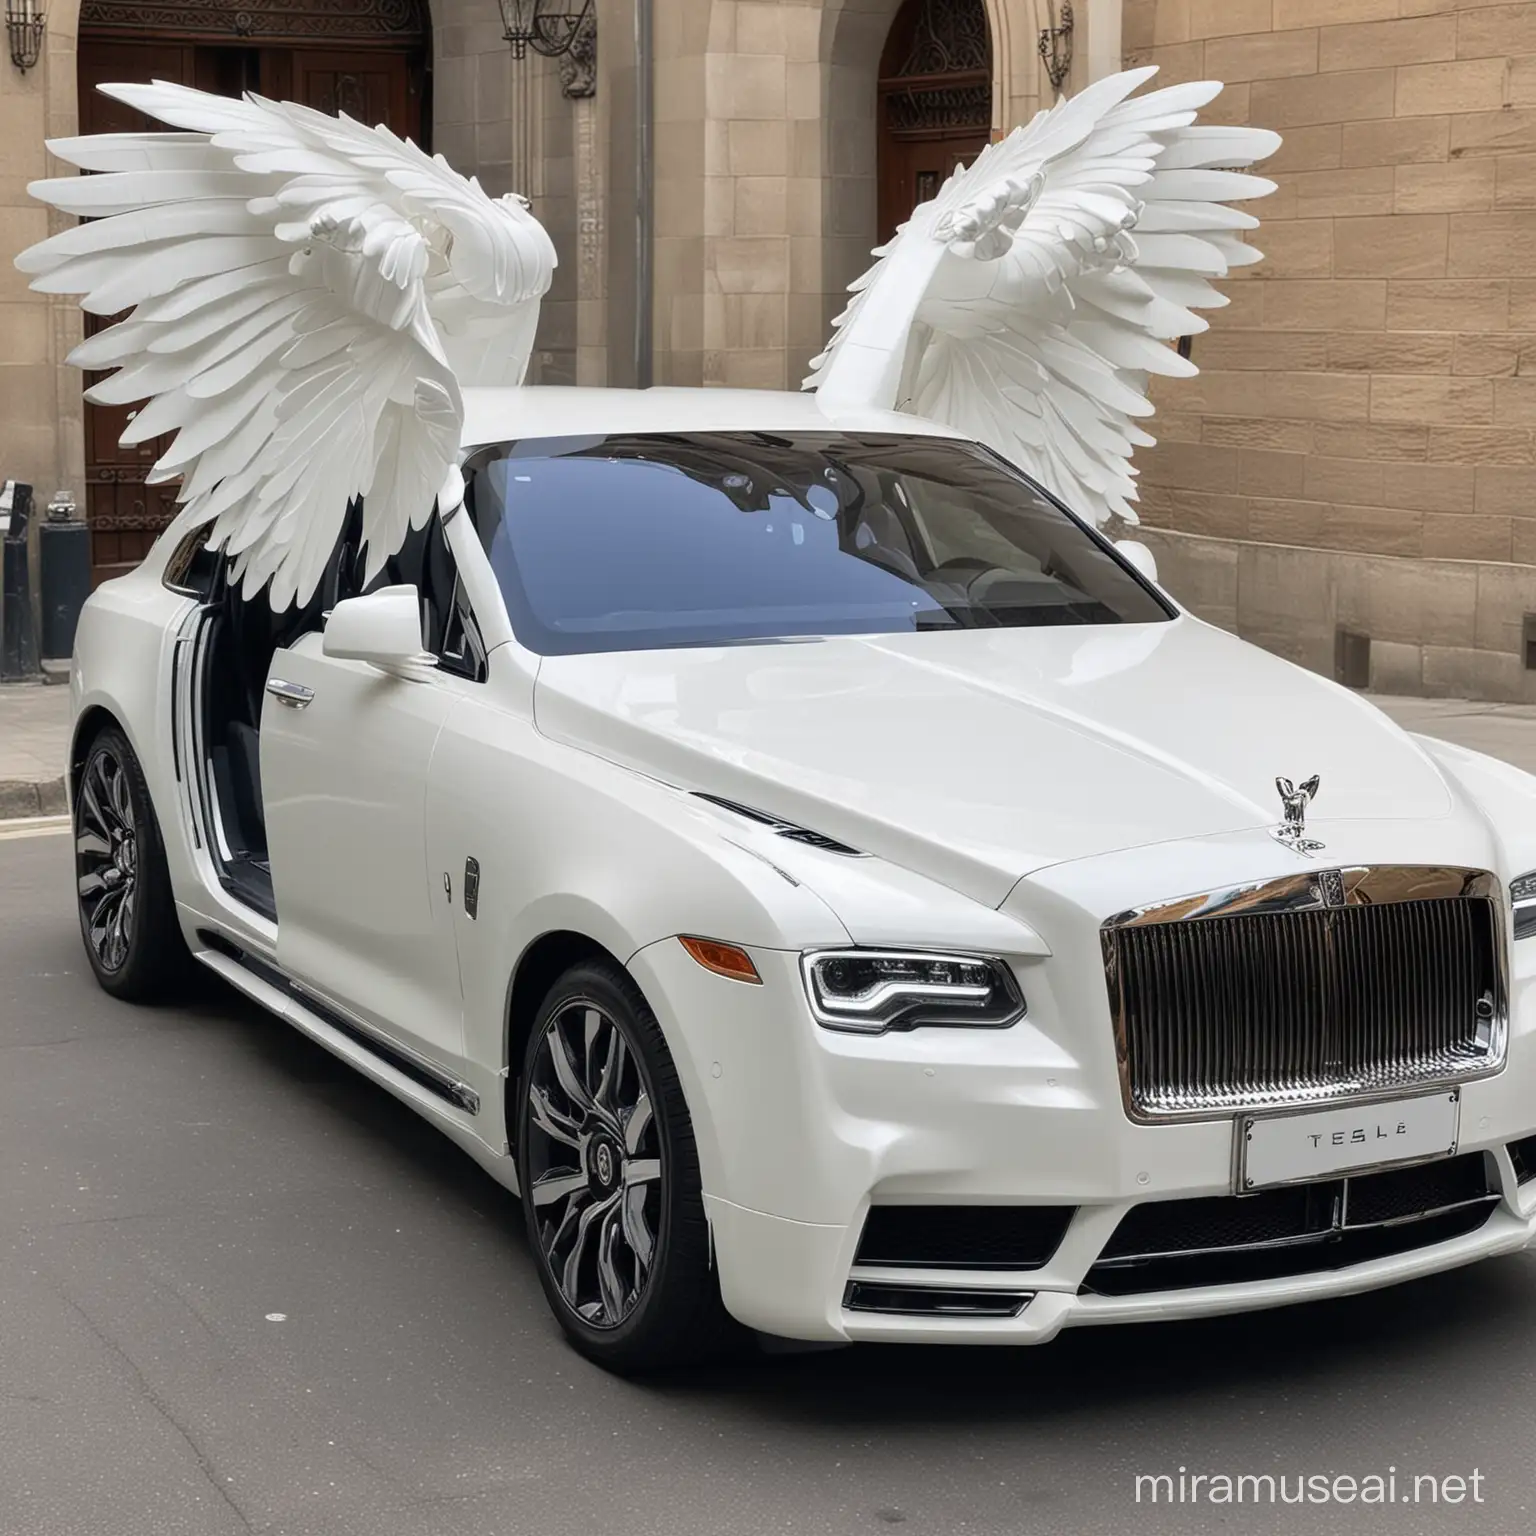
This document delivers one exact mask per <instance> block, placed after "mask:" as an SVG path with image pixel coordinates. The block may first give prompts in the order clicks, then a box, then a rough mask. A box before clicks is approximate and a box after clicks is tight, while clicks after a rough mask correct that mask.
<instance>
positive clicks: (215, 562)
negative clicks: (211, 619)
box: [161, 523, 224, 603]
mask: <svg viewBox="0 0 1536 1536" xmlns="http://www.w3.org/2000/svg"><path fill="white" fill-rule="evenodd" d="M210 532H212V530H211V529H210V528H209V526H208V525H207V524H206V523H205V524H203V525H202V526H201V527H198V528H194V529H192V531H191V532H190V533H186V534H183V535H182V539H181V542H180V543H179V544H178V545H177V546H176V548H175V549H173V550H172V551H171V558H170V559H169V560H167V561H166V562H165V575H164V576H163V577H161V581H162V583H163V584H164V585H165V586H166V587H167V588H168V589H169V590H170V591H172V592H179V593H181V594H182V596H184V597H195V598H197V599H199V600H200V601H201V602H205V603H206V602H208V601H209V600H210V599H211V598H212V597H213V594H214V590H215V588H216V587H217V585H218V579H219V569H220V567H221V566H222V565H223V563H224V556H223V555H222V554H219V553H217V552H216V551H214V550H211V549H209V548H208V535H209V533H210Z"/></svg>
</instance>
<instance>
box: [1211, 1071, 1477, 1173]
mask: <svg viewBox="0 0 1536 1536" xmlns="http://www.w3.org/2000/svg"><path fill="white" fill-rule="evenodd" d="M1460 1126H1461V1090H1460V1089H1459V1088H1453V1089H1447V1090H1445V1091H1443V1092H1440V1093H1428V1094H1420V1095H1419V1096H1418V1097H1416V1098H1412V1099H1389V1100H1386V1101H1383V1102H1381V1103H1376V1104H1348V1105H1344V1106H1343V1107H1341V1108H1338V1109H1314V1110H1307V1111H1304V1112H1303V1113H1300V1114H1295V1115H1239V1116H1238V1119H1237V1188H1238V1189H1239V1190H1240V1191H1241V1190H1248V1189H1262V1188H1264V1187H1265V1186H1266V1185H1270V1184H1296V1183H1300V1182H1302V1181H1304V1180H1307V1179H1326V1178H1328V1177H1329V1176H1330V1175H1332V1174H1337V1173H1348V1172H1353V1171H1357V1170H1360V1169H1365V1168H1379V1167H1382V1166H1383V1165H1384V1164H1388V1163H1408V1162H1417V1161H1420V1160H1422V1159H1425V1158H1431V1157H1448V1156H1450V1155H1451V1154H1452V1153H1454V1152H1455V1150H1456V1141H1457V1137H1458V1134H1459V1132H1460Z"/></svg>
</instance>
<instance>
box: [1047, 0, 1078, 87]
mask: <svg viewBox="0 0 1536 1536" xmlns="http://www.w3.org/2000/svg"><path fill="white" fill-rule="evenodd" d="M1046 15H1047V16H1048V17H1049V18H1050V21H1051V25H1050V26H1048V27H1041V29H1040V57H1041V59H1043V60H1044V62H1045V72H1046V74H1047V75H1048V76H1049V77H1050V81H1051V89H1052V90H1053V91H1059V90H1060V89H1061V87H1062V85H1063V83H1064V82H1065V81H1066V78H1067V75H1068V73H1069V72H1070V71H1071V68H1072V0H1062V5H1061V16H1060V19H1059V20H1058V18H1057V15H1056V0H1046Z"/></svg>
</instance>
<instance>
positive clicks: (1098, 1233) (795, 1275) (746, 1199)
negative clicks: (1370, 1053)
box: [631, 940, 1536, 1343]
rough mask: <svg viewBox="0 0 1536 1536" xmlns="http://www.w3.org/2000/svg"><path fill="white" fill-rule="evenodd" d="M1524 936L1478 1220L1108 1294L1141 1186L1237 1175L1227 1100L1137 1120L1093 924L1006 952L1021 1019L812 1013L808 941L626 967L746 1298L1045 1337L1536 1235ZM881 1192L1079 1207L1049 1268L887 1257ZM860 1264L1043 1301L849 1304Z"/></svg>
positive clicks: (1398, 1269) (852, 1321)
mask: <svg viewBox="0 0 1536 1536" xmlns="http://www.w3.org/2000/svg"><path fill="white" fill-rule="evenodd" d="M1527 950H1528V951H1531V952H1530V953H1525V952H1524V951H1527ZM1516 951H1517V953H1516V955H1515V963H1514V967H1513V970H1512V972H1511V975H1510V978H1509V979H1510V1032H1509V1044H1508V1055H1507V1061H1506V1065H1505V1067H1504V1069H1503V1070H1502V1071H1501V1072H1500V1073H1498V1074H1497V1075H1496V1076H1493V1077H1488V1078H1483V1079H1481V1080H1477V1081H1472V1082H1468V1083H1467V1084H1466V1085H1465V1086H1464V1087H1463V1089H1462V1100H1461V1131H1460V1143H1459V1151H1460V1152H1461V1153H1472V1152H1486V1153H1487V1154H1488V1156H1489V1159H1490V1163H1489V1166H1490V1167H1491V1168H1492V1169H1493V1170H1494V1178H1493V1183H1494V1187H1495V1189H1496V1191H1497V1195H1498V1199H1497V1203H1496V1204H1495V1205H1494V1207H1493V1209H1492V1212H1491V1214H1490V1215H1489V1217H1488V1219H1487V1220H1486V1222H1484V1223H1483V1224H1482V1225H1480V1226H1479V1227H1477V1229H1476V1230H1473V1231H1468V1232H1466V1233H1464V1234H1463V1235H1460V1236H1456V1237H1453V1238H1450V1239H1449V1240H1446V1241H1440V1242H1433V1243H1430V1244H1428V1245H1427V1246H1424V1247H1420V1248H1414V1249H1412V1250H1411V1251H1405V1252H1399V1253H1396V1254H1394V1255H1392V1256H1391V1257H1385V1258H1377V1259H1371V1260H1368V1261H1366V1262H1362V1263H1358V1264H1354V1265H1351V1266H1350V1267H1347V1268H1341V1269H1330V1270H1326V1271H1319V1272H1314V1273H1303V1274H1297V1275H1292V1276H1290V1277H1288V1278H1284V1279H1263V1280H1255V1281H1248V1282H1244V1283H1238V1284H1225V1285H1212V1286H1202V1287H1199V1288H1189V1289H1178V1290H1160V1291H1156V1292H1147V1293H1144V1294H1121V1295H1114V1296H1107V1295H1099V1294H1093V1293H1085V1292H1084V1283H1085V1280H1086V1279H1087V1277H1088V1273H1089V1270H1090V1269H1091V1268H1092V1267H1093V1265H1094V1263H1095V1261H1096V1260H1097V1259H1098V1258H1099V1256H1100V1255H1101V1253H1102V1251H1103V1250H1104V1248H1105V1245H1106V1244H1107V1243H1108V1242H1109V1240H1110V1238H1111V1236H1112V1235H1113V1234H1114V1232H1115V1229H1116V1227H1117V1226H1118V1225H1119V1223H1120V1221H1121V1218H1122V1217H1123V1216H1124V1215H1125V1214H1126V1213H1127V1212H1128V1211H1130V1210H1131V1209H1132V1208H1133V1207H1134V1206H1136V1205H1138V1204H1141V1203H1142V1202H1146V1201H1157V1200H1174V1199H1192V1198H1197V1197H1207V1196H1224V1195H1228V1194H1230V1192H1231V1188H1232V1148H1233V1122H1232V1119H1231V1118H1230V1117H1226V1118H1214V1119H1210V1120H1198V1121H1190V1122H1184V1123H1172V1124H1162V1125H1137V1124H1133V1123H1132V1122H1131V1121H1130V1120H1129V1119H1128V1118H1127V1116H1126V1114H1125V1111H1124V1107H1123V1104H1122V1101H1121V1096H1120V1090H1119V1079H1118V1074H1117V1071H1116V1067H1115V1063H1114V1058H1113V1046H1112V1043H1111V1039H1110V1030H1109V1027H1108V1019H1107V1014H1106V1003H1105V999H1104V993H1103V973H1102V969H1101V968H1100V966H1099V963H1098V957H1097V955H1095V954H1094V953H1093V952H1092V950H1091V949H1089V948H1087V947H1086V945H1085V948H1084V952H1083V953H1082V954H1074V953H1071V952H1068V951H1066V950H1065V949H1064V947H1063V946H1061V945H1058V947H1057V950H1056V953H1055V954H1054V955H1053V956H1052V957H1051V958H1050V959H1049V960H1039V959H1035V960H1029V959H1017V958H1016V959H1015V965H1016V968H1017V969H1018V973H1019V976H1020V979H1021V981H1022V983H1023V985H1024V989H1025V994H1026V996H1027V997H1028V999H1029V1006H1030V1011H1029V1015H1028V1016H1027V1017H1026V1018H1025V1019H1023V1020H1022V1021H1020V1022H1019V1023H1018V1024H1016V1025H1014V1026H1012V1027H1011V1028H1009V1029H1004V1030H995V1031H993V1030H976V1029H926V1030H916V1031H914V1032H912V1033H908V1034H891V1035H885V1036H878V1037H874V1038H869V1037H863V1036H854V1035H845V1034H838V1033H835V1032H833V1031H829V1030H826V1029H823V1028H820V1027H818V1026H817V1025H816V1023H815V1022H814V1020H813V1019H812V1018H811V1016H810V1013H809V1010H808V1008H807V1006H806V1003H805V998H804V992H803V988H802V985H801V980H800V975H799V968H798V956H796V955H794V954H791V953H787V952H784V951H777V950H755V951H753V958H754V960H755V961H756V963H757V966H758V969H759V972H760V973H761V975H762V977H763V982H764V984H763V985H762V986H761V987H751V986H744V985H742V984H740V983H738V982H734V981H729V980H725V979H723V978H720V977H717V976H714V975H711V974H710V973H708V972H706V971H704V970H702V969H701V968H700V967H699V966H697V965H696V964H694V962H693V961H692V960H691V959H689V958H688V956H687V955H686V953H685V952H684V951H683V949H682V947H681V946H680V945H679V944H677V943H676V942H675V941H672V940H667V941H663V942H661V943H658V944H654V945H651V946H649V947H648V948H647V949H644V950H642V951H641V952H640V953H639V954H638V955H636V956H635V957H633V959H632V961H631V969H632V971H633V972H634V974H635V977H636V980H637V981H638V982H639V984H640V986H641V988H642V989H643V991H644V992H645V994H646V996H647V997H648V998H649V999H650V1001H651V1003H652V1005H653V1007H654V1008H655V1010H656V1012H657V1014H658V1017H659V1018H660V1021H661V1023H662V1026H663V1029H664V1030H665V1032H666V1035H667V1038H668V1040H669V1041H670V1042H672V1045H673V1053H674V1056H675V1057H676V1058H677V1062H678V1068H679V1072H680V1074H681V1076H682V1078H683V1086H684V1090H685V1092H686V1094H687V1097H688V1102H689V1105H690V1107H691V1109H692V1113H693V1120H694V1130H695V1137H696V1140H697V1142H698V1147H699V1158H700V1167H701V1172H702V1176H703V1182H704V1190H705V1203H706V1207H707V1209H708V1213H709V1218H710V1222H711V1228H712V1231H713V1234H714V1245H715V1258H716V1264H717V1267H718V1271H719V1275H720V1283H721V1289H722V1294H723V1295H724V1298H725V1302H726V1305H727V1307H728V1308H729V1310H730V1311H731V1312H732V1314H733V1315H734V1316H736V1317H737V1318H738V1319H739V1320H740V1321H742V1322H743V1323H746V1324H748V1325H749V1326H751V1327H753V1328H756V1329H759V1330H761V1331H763V1332H765V1333H770V1334H776V1335H779V1336H782V1337H787V1338H796V1339H807V1340H854V1339H888V1340H905V1341H910V1342H951V1343H959V1342H977V1343H985V1342H997V1343H1002V1342H1009V1343H1038V1342H1043V1341H1045V1340H1047V1339H1050V1338H1052V1337H1053V1336H1054V1335H1055V1334H1056V1333H1057V1332H1058V1331H1059V1330H1060V1329H1061V1328H1063V1327H1066V1326H1071V1325H1077V1324H1085V1323H1102V1322H1136V1321H1152V1320H1159V1319H1171V1318H1182V1317H1195V1316H1205V1315H1214V1314H1219V1313H1224V1312H1232V1311H1241V1310H1247V1309H1256V1308H1263V1307H1272V1306H1279V1305H1284V1304H1287V1303H1289V1302H1293V1301H1306V1300H1314V1299H1317V1298H1321V1297H1325V1296H1338V1295H1347V1294H1350V1293H1353V1292H1357V1291H1362V1290H1367V1289H1371V1288H1373V1287H1376V1286H1381V1285H1388V1284H1393V1283H1396V1282H1398V1281H1401V1280H1407V1279H1411V1278H1413V1277H1415V1276H1419V1275H1426V1274H1432V1273H1435V1272H1437V1271H1440V1270H1444V1269H1449V1268H1453V1267H1455V1266H1458V1265H1461V1264H1466V1263H1470V1262H1473V1261H1474V1260H1477V1259H1480V1258H1486V1257H1491V1256H1493V1255H1496V1254H1501V1253H1510V1252H1514V1251H1516V1250H1518V1249H1521V1248H1523V1247H1525V1246H1526V1245H1527V1244H1528V1243H1530V1242H1532V1241H1533V1239H1536V1180H1531V1181H1529V1182H1527V1183H1526V1184H1524V1185H1522V1184H1520V1183H1519V1181H1518V1178H1517V1175H1516V1171H1515V1168H1514V1166H1513V1164H1512V1162H1511V1158H1510V1154H1509V1151H1508V1145H1509V1143H1511V1142H1514V1141H1518V1140H1521V1139H1523V1138H1525V1137H1527V1136H1529V1135H1531V1134H1532V1132H1533V1131H1536V1040H1533V1038H1532V1037H1533V1036H1536V945H1519V946H1516ZM1074 978H1080V979H1081V981H1080V982H1079V981H1077V980H1074ZM1079 985H1080V986H1081V991H1077V990H1075V989H1076V988H1077V987H1078V986H1079ZM1085 1021H1086V1022H1085ZM1405 1092H1411V1090H1405ZM875 1204H879V1205H890V1204H906V1205H970V1206H978V1205H980V1206H985V1205H997V1206H1009V1205H1067V1206H1072V1207H1075V1214H1074V1216H1073V1218H1072V1220H1071V1223H1070V1225H1069V1226H1068V1228H1067V1231H1066V1235H1065V1236H1064V1238H1063V1239H1062V1241H1061V1242H1060V1244H1059V1246H1058V1247H1057V1249H1056V1251H1055V1253H1054V1254H1053V1255H1052V1256H1051V1258H1050V1259H1049V1260H1048V1262H1046V1263H1045V1265H1044V1266H1043V1267H1040V1268H1035V1269H1030V1270H1019V1271H1012V1272H1007V1271H997V1270H986V1271H977V1270H973V1269H963V1270H962V1269H956V1270H953V1271H951V1270H936V1269H933V1268H924V1269H921V1270H906V1269H874V1268H870V1267H867V1266H859V1265H856V1262H855V1261H856V1255H857V1251H858V1246H859V1240H860V1235H861V1233H862V1231H863V1228H864V1223H865V1218H866V1216H867V1215H868V1212H869V1209H870V1207H871V1206H872V1205H875ZM855 1279H857V1280H862V1281H875V1282H881V1283H886V1284H893V1285H909V1286H926V1287H933V1286H954V1287H957V1288H959V1287H963V1288H966V1289H997V1290H1010V1291H1025V1292H1028V1293H1029V1295H1030V1297H1031V1299H1030V1300H1029V1301H1028V1303H1027V1304H1026V1305H1024V1306H1023V1308H1022V1310H1021V1311H1019V1312H1018V1314H1017V1315H1016V1316H1012V1317H948V1316H944V1317H938V1316H904V1315H891V1314H886V1313H872V1312H859V1311H852V1310H849V1309H848V1307H847V1306H845V1297H846V1294H847V1289H848V1285H849V1282H850V1281H851V1280H855Z"/></svg>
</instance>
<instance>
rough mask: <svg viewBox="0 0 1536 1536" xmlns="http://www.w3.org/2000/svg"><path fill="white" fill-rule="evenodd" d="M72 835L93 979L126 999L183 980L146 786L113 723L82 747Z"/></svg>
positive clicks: (177, 931) (180, 947)
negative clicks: (82, 762)
mask: <svg viewBox="0 0 1536 1536" xmlns="http://www.w3.org/2000/svg"><path fill="white" fill-rule="evenodd" d="M74 834H75V893H76V898H77V901H78V905H79V909H80V934H81V937H82V938H83V939H84V940H85V952H86V957H87V958H88V959H89V960H90V963H91V969H92V970H93V971H94V972H95V973H96V979H97V981H98V982H100V983H101V985H102V987H103V988H104V989H105V990H106V991H107V992H109V993H111V994H112V996H114V997H119V998H123V999H125V1000H127V1001H130V1002H141V1001H150V1000H153V999H155V998H159V997H163V996H164V995H165V994H166V993H167V992H169V991H170V990H172V989H173V988H174V986H175V985H176V984H178V983H180V982H181V981H182V980H184V979H185V976H186V972H187V969H188V958H189V957H188V954H187V947H186V941H185V940H184V939H183V937H182V934H181V927H180V924H179V923H178V922H177V919H176V902H175V898H174V896H173V895H172V893H171V881H170V873H169V871H168V869H167V868H166V862H165V845H164V843H163V842H162V841H161V837H160V824H159V823H158V822H157V821H156V820H155V812H154V807H153V806H152V805H151V803H150V798H149V787H148V785H147V784H146V783H145V782H144V772H143V769H142V768H141V767H140V765H139V760H138V758H137V757H136V756H135V755H134V751H133V748H132V747H131V746H129V744H128V738H127V737H126V736H124V735H123V733H122V731H121V730H120V729H118V727H116V726H108V727H106V728H105V729H104V730H102V731H101V732H100V733H99V734H98V735H97V736H96V738H95V740H93V741H92V743H91V745H90V748H89V749H88V751H87V752H86V756H85V764H84V766H83V768H82V769H81V771H80V778H79V781H78V783H77V785H76V787H75V805H74Z"/></svg>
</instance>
